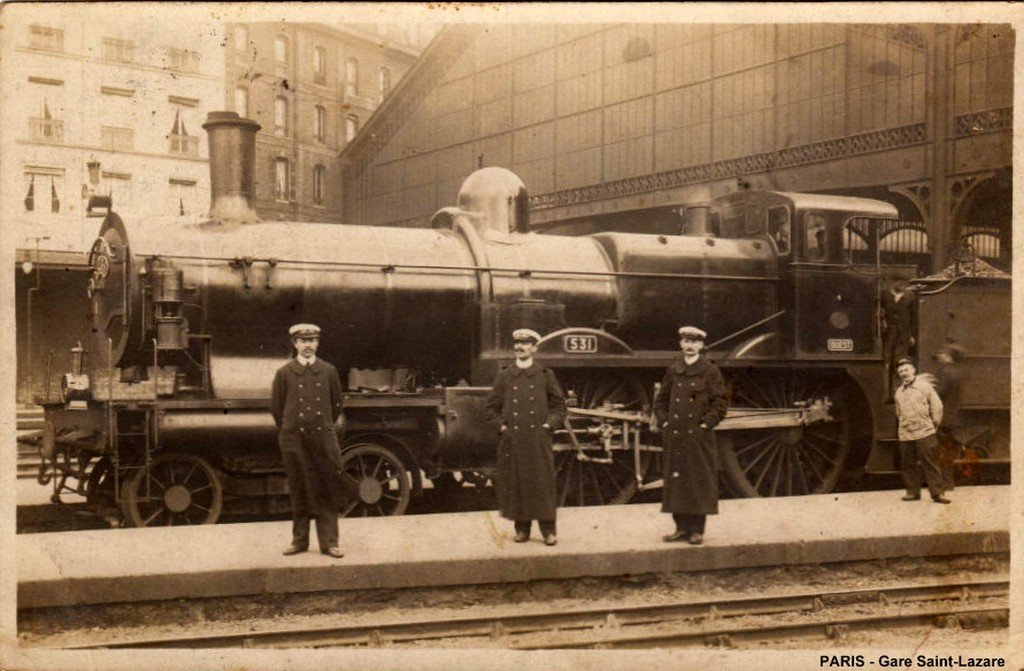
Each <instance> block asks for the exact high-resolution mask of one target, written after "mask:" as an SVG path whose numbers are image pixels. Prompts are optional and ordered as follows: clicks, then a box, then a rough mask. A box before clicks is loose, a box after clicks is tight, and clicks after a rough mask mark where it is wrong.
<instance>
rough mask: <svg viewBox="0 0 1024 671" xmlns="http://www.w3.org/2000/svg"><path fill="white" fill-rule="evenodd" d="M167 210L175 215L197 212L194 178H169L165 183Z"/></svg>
mask: <svg viewBox="0 0 1024 671" xmlns="http://www.w3.org/2000/svg"><path fill="white" fill-rule="evenodd" d="M167 193H168V211H169V212H170V213H171V214H174V215H177V216H179V217H180V216H183V215H186V214H197V211H196V209H195V208H196V204H195V203H196V180H194V179H175V178H173V177H172V178H171V179H170V181H169V183H168V185H167Z"/></svg>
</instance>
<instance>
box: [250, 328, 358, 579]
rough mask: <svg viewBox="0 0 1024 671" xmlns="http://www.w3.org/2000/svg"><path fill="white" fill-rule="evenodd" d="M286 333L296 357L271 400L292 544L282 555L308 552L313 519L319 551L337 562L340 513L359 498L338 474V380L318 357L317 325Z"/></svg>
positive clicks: (281, 371) (280, 372)
mask: <svg viewBox="0 0 1024 671" xmlns="http://www.w3.org/2000/svg"><path fill="white" fill-rule="evenodd" d="M288 333H289V335H290V336H291V338H292V344H293V345H294V346H295V349H296V356H295V358H294V359H292V360H291V361H290V362H289V363H287V364H285V365H284V366H282V367H281V368H279V369H278V371H277V374H276V375H274V384H273V388H272V391H271V397H270V412H271V414H272V415H273V416H274V423H275V424H277V428H278V445H279V446H280V448H281V459H282V460H283V461H284V469H285V473H286V474H287V476H288V495H289V497H290V498H291V504H292V544H291V545H289V546H288V548H286V549H285V551H284V554H285V555H293V554H298V553H300V552H305V551H306V550H308V549H309V522H310V520H311V519H315V520H316V535H317V540H318V541H319V544H320V552H322V553H323V554H325V555H329V556H331V557H334V558H336V559H340V558H341V557H343V556H344V555H343V554H342V552H341V550H340V549H339V548H338V511H339V510H340V509H341V508H343V507H344V506H345V504H346V503H347V502H348V501H349V500H350V499H351V498H353V497H355V496H356V495H357V494H358V492H357V491H356V490H355V483H354V481H353V480H352V478H351V477H348V476H346V475H345V473H344V472H343V471H342V464H341V451H340V449H339V447H338V436H337V434H336V433H335V432H334V423H335V422H336V421H337V419H338V416H339V415H340V414H341V401H342V389H341V380H340V378H339V377H338V370H337V369H336V368H335V367H334V366H332V365H331V364H329V363H327V362H326V361H324V360H323V359H319V358H317V356H316V350H317V347H318V346H319V344H320V327H318V326H316V325H315V324H296V325H295V326H292V327H291V328H290V329H289V331H288Z"/></svg>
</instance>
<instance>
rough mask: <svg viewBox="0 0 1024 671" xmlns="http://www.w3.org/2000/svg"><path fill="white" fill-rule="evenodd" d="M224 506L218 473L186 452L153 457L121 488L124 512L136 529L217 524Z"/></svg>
mask: <svg viewBox="0 0 1024 671" xmlns="http://www.w3.org/2000/svg"><path fill="white" fill-rule="evenodd" d="M223 505H224V491H223V488H222V487H221V483H220V479H219V478H218V477H217V471H216V470H214V468H213V466H211V465H210V463H209V462H208V461H206V460H205V459H203V458H201V457H197V456H195V455H192V454H185V453H183V452H168V453H165V454H160V455H158V456H156V457H154V458H153V460H152V461H151V462H150V464H149V467H148V468H147V467H146V466H144V465H143V466H140V467H139V468H137V469H136V470H135V471H134V472H133V473H132V474H131V475H130V476H128V477H127V478H126V479H125V481H124V484H123V485H122V487H121V512H122V514H123V515H124V518H125V520H127V521H128V523H129V524H130V525H131V526H134V527H148V526H180V525H186V524H214V523H215V522H216V521H217V518H219V517H220V513H221V509H222V508H223Z"/></svg>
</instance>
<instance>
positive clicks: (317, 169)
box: [313, 165, 327, 205]
mask: <svg viewBox="0 0 1024 671" xmlns="http://www.w3.org/2000/svg"><path fill="white" fill-rule="evenodd" d="M326 177H327V168H326V167H324V166H322V165H317V166H314V168H313V204H314V205H323V204H324V181H325V180H326Z"/></svg>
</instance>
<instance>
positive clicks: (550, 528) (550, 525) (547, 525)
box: [515, 520, 555, 536]
mask: <svg viewBox="0 0 1024 671" xmlns="http://www.w3.org/2000/svg"><path fill="white" fill-rule="evenodd" d="M532 524H533V520H516V521H515V525H516V533H517V534H526V535H527V536H529V535H530V526H531V525H532ZM537 526H538V527H540V535H541V536H554V535H555V521H554V520H537Z"/></svg>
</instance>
